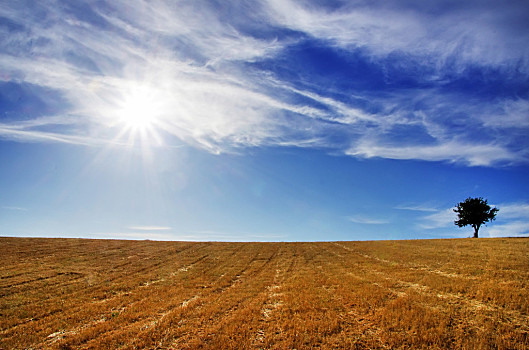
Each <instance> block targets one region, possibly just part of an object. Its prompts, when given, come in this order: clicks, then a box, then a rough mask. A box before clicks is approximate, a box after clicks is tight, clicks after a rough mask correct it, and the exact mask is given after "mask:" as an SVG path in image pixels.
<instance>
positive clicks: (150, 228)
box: [129, 226, 171, 231]
mask: <svg viewBox="0 0 529 350" xmlns="http://www.w3.org/2000/svg"><path fill="white" fill-rule="evenodd" d="M129 229H131V230H140V231H166V230H170V229H171V227H169V226H130V227H129Z"/></svg>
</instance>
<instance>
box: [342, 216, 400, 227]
mask: <svg viewBox="0 0 529 350" xmlns="http://www.w3.org/2000/svg"><path fill="white" fill-rule="evenodd" d="M347 220H349V221H351V222H354V223H355V224H365V225H383V224H389V223H390V221H388V220H385V219H380V218H375V217H371V216H366V215H352V216H348V217H347Z"/></svg>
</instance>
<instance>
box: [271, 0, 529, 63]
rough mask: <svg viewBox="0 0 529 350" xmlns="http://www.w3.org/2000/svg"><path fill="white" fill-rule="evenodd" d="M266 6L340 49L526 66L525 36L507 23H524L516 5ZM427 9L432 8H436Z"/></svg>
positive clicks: (275, 2)
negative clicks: (438, 7) (439, 7)
mask: <svg viewBox="0 0 529 350" xmlns="http://www.w3.org/2000/svg"><path fill="white" fill-rule="evenodd" d="M268 4H269V10H268V11H269V16H270V17H271V18H272V20H273V21H275V22H276V23H278V24H281V25H285V26H287V27H289V28H292V29H294V30H300V31H303V32H306V33H309V34H310V35H312V36H314V37H316V38H319V39H323V40H328V41H331V42H334V43H335V44H336V45H338V46H341V47H343V48H356V47H360V48H366V49H367V50H369V51H370V52H371V53H373V54H375V55H379V56H385V55H388V54H390V53H395V52H397V53H404V54H411V58H413V57H417V56H419V57H421V58H422V60H424V59H425V58H428V59H430V60H432V61H434V62H436V64H437V65H438V66H444V65H445V64H446V63H447V62H448V61H449V59H450V58H456V59H457V60H459V61H460V62H468V61H470V62H473V63H479V64H491V65H498V64H501V63H503V62H505V61H506V60H507V61H510V62H516V61H519V60H520V58H521V60H522V61H521V62H520V63H521V67H523V69H527V68H529V67H528V63H529V62H528V59H529V54H528V51H529V49H528V48H527V45H526V43H527V41H528V40H529V34H527V32H525V31H524V30H523V29H520V28H516V27H514V26H512V25H510V23H509V22H510V21H513V20H522V18H523V17H524V14H523V12H525V14H527V13H526V9H525V8H523V9H520V8H519V7H517V6H516V5H515V4H513V5H512V6H504V5H505V4H504V3H502V2H498V3H497V4H495V3H488V6H481V4H479V2H478V3H476V4H471V5H470V6H458V5H457V4H452V5H453V6H452V11H450V10H448V11H436V12H433V11H429V10H428V9H426V8H423V9H422V10H421V9H420V6H416V7H415V8H413V7H411V6H410V7H408V6H407V5H406V4H405V3H400V5H399V6H397V5H396V3H382V4H381V3H370V2H367V3H363V2H360V3H356V4H355V3H354V2H353V3H348V4H346V5H345V6H342V7H341V8H340V9H339V10H337V11H332V10H328V9H323V8H322V7H320V6H312V5H310V2H302V3H299V2H295V1H291V0H272V1H268ZM427 6H429V9H431V8H435V6H436V4H435V2H434V3H432V2H429V3H428V5H427ZM520 10H521V11H520Z"/></svg>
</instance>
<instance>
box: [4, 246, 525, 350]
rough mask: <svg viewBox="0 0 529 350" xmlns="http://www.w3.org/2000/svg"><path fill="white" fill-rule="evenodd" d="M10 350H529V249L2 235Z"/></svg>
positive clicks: (6, 340)
mask: <svg viewBox="0 0 529 350" xmlns="http://www.w3.org/2000/svg"><path fill="white" fill-rule="evenodd" d="M0 256H1V260H0V349H116V348H121V349H139V348H149V349H197V348H204V349H217V348H218V349H306V348H323V349H356V348H358V349H364V348H373V349H398V348H402V349H408V348H428V349H436V348H439V349H446V348H465V349H491V348H494V349H496V348H498V349H527V348H529V335H528V334H529V313H528V311H529V239H523V238H520V239H514V238H510V239H451V240H416V241H375V242H317V243H211V242H153V241H118V240H84V239H83V240H81V239H44V238H43V239H40V238H0Z"/></svg>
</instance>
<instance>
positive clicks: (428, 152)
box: [345, 139, 518, 166]
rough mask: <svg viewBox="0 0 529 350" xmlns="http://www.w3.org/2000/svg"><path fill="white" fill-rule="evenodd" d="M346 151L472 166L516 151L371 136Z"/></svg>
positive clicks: (505, 158) (512, 157) (514, 157)
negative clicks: (389, 140)
mask: <svg viewBox="0 0 529 350" xmlns="http://www.w3.org/2000/svg"><path fill="white" fill-rule="evenodd" d="M345 153H346V154H349V155H352V156H357V157H363V158H372V157H382V158H390V159H421V160H428V161H449V162H464V163H468V164H469V165H473V166H480V165H481V166H489V165H492V164H493V163H496V162H513V161H516V160H518V159H517V158H518V157H517V155H515V154H513V153H511V152H510V151H509V150H507V149H505V148H504V147H502V146H500V145H494V144H482V145H480V144H470V143H463V142H457V141H447V142H445V143H439V144H435V145H402V144H394V145H385V144H383V143H382V142H380V141H379V143H377V140H374V139H362V140H360V141H359V142H358V143H357V144H356V145H354V146H353V147H351V149H349V150H347V151H346V152H345Z"/></svg>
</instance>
